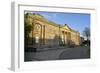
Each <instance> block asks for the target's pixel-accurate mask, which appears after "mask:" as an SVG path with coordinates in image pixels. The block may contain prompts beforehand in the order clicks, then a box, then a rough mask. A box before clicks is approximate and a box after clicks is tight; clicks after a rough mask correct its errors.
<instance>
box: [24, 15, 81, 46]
mask: <svg viewBox="0 0 100 73" xmlns="http://www.w3.org/2000/svg"><path fill="white" fill-rule="evenodd" d="M25 19H26V20H27V21H28V22H29V25H31V26H32V29H31V31H30V32H29V34H28V35H29V38H30V40H28V43H27V44H28V45H33V46H34V47H37V46H38V47H52V46H60V45H61V46H62V45H66V46H67V45H71V44H74V45H80V33H79V32H78V31H75V30H73V29H71V28H70V27H69V26H68V25H67V24H65V25H59V24H56V23H54V22H50V21H48V20H47V19H45V18H44V17H43V16H41V15H40V14H35V13H34V14H32V13H27V14H25ZM25 29H26V28H25Z"/></svg>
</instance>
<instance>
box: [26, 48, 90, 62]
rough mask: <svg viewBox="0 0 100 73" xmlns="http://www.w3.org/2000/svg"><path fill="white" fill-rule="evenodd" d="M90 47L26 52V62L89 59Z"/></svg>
mask: <svg viewBox="0 0 100 73" xmlns="http://www.w3.org/2000/svg"><path fill="white" fill-rule="evenodd" d="M88 49H89V47H86V46H84V47H75V48H63V49H52V50H50V49H49V50H43V51H38V52H26V53H25V60H26V61H41V60H59V59H82V58H89V52H88Z"/></svg>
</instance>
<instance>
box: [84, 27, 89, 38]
mask: <svg viewBox="0 0 100 73" xmlns="http://www.w3.org/2000/svg"><path fill="white" fill-rule="evenodd" d="M83 36H84V37H85V38H86V39H87V40H90V28H88V27H85V29H84V31H83Z"/></svg>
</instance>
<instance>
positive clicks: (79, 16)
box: [33, 12, 90, 35]
mask: <svg viewBox="0 0 100 73" xmlns="http://www.w3.org/2000/svg"><path fill="white" fill-rule="evenodd" d="M33 13H39V14H41V15H42V16H44V17H45V18H46V19H48V20H49V21H52V22H55V23H57V24H61V25H64V24H68V26H69V27H70V28H72V29H74V30H76V31H79V32H80V33H81V35H82V32H83V31H84V28H85V27H90V14H86V13H61V12H33Z"/></svg>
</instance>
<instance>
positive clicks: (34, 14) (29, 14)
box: [26, 13, 78, 32]
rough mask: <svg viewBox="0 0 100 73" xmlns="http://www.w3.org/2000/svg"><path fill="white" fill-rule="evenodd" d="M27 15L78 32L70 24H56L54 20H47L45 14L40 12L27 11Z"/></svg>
mask: <svg viewBox="0 0 100 73" xmlns="http://www.w3.org/2000/svg"><path fill="white" fill-rule="evenodd" d="M26 15H28V16H30V17H31V18H35V19H36V20H39V21H43V22H46V23H48V24H50V25H53V26H57V27H61V28H65V29H67V30H71V31H73V32H78V31H75V30H73V29H71V28H70V27H69V26H68V24H64V25H61V24H56V23H54V22H52V21H49V20H47V19H46V18H45V17H44V16H42V15H40V14H37V13H27V14H26Z"/></svg>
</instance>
